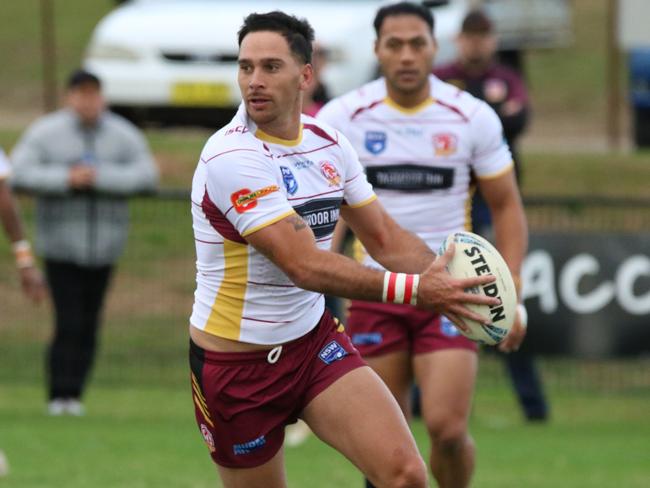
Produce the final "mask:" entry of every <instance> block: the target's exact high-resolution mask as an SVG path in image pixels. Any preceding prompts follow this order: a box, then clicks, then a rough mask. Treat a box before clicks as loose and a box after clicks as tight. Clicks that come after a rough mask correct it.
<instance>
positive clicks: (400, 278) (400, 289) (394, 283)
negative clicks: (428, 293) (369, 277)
mask: <svg viewBox="0 0 650 488" xmlns="http://www.w3.org/2000/svg"><path fill="white" fill-rule="evenodd" d="M419 284H420V275H413V274H406V273H392V272H390V271H386V272H385V273H384V289H383V291H382V294H381V299H382V301H383V302H385V303H399V304H408V305H415V304H416V303H417V299H418V285H419Z"/></svg>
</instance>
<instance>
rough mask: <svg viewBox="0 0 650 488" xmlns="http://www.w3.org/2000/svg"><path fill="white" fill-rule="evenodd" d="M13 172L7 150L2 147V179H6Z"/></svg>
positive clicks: (0, 172)
mask: <svg viewBox="0 0 650 488" xmlns="http://www.w3.org/2000/svg"><path fill="white" fill-rule="evenodd" d="M10 174H11V166H10V165H9V159H8V158H7V155H6V154H5V152H4V151H3V150H2V148H0V181H2V180H6V179H7V178H9V175H10Z"/></svg>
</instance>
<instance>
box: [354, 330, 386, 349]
mask: <svg viewBox="0 0 650 488" xmlns="http://www.w3.org/2000/svg"><path fill="white" fill-rule="evenodd" d="M383 340H384V338H383V336H382V334H381V332H365V333H360V334H353V335H352V344H354V345H355V346H370V345H373V344H381V343H382V341H383Z"/></svg>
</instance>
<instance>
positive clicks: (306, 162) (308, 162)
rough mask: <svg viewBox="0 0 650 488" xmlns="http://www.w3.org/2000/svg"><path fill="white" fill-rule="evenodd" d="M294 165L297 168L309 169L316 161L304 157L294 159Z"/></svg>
mask: <svg viewBox="0 0 650 488" xmlns="http://www.w3.org/2000/svg"><path fill="white" fill-rule="evenodd" d="M292 164H293V166H294V167H295V168H296V169H307V168H310V167H311V166H313V165H314V162H313V161H312V160H311V159H303V160H300V161H294V162H293V163H292Z"/></svg>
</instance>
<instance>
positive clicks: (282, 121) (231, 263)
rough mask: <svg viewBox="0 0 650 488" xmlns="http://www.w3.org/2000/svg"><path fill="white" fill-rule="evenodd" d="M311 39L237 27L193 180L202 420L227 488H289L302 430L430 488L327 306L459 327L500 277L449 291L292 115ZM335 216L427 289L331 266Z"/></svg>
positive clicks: (343, 148) (260, 19) (281, 25)
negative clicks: (287, 445) (237, 103)
mask: <svg viewBox="0 0 650 488" xmlns="http://www.w3.org/2000/svg"><path fill="white" fill-rule="evenodd" d="M312 40H313V31H312V29H311V27H310V26H309V24H308V23H307V22H306V21H301V20H298V19H296V18H295V17H290V16H287V15H286V14H283V13H281V12H271V13H268V14H251V15H250V16H248V17H247V18H246V19H245V21H244V25H243V27H242V28H241V30H240V32H239V46H240V51H239V75H238V81H239V86H240V89H241V92H242V98H243V103H242V106H241V107H240V110H239V112H238V113H237V115H236V116H235V117H234V119H233V120H232V122H231V123H229V124H228V125H227V126H225V127H224V128H223V129H221V130H220V131H219V132H217V133H216V134H215V135H214V136H213V137H212V138H211V139H210V140H209V141H208V142H207V144H206V146H205V148H204V150H203V152H202V155H201V159H200V161H199V163H198V165H197V169H196V172H195V175H194V179H193V183H192V216H193V225H194V233H195V241H196V251H197V289H196V293H195V302H194V308H193V312H192V316H191V318H190V323H191V325H190V336H191V339H192V342H191V345H190V365H191V369H192V390H193V400H194V405H195V415H196V420H197V424H198V426H199V429H200V431H201V434H202V436H203V438H204V440H205V442H206V444H207V446H208V448H209V450H210V452H211V456H212V458H213V460H214V461H215V462H216V463H217V465H218V467H219V473H220V476H221V478H222V480H223V482H224V484H225V486H226V487H228V488H229V487H235V486H236V487H246V488H255V487H264V488H275V487H284V486H285V485H286V481H285V475H284V463H283V456H282V440H283V436H284V428H285V426H286V425H287V424H289V423H291V422H293V421H295V420H296V418H299V417H300V418H303V419H304V420H305V421H306V422H307V423H308V424H309V426H310V427H311V428H312V430H313V431H314V433H315V434H316V435H317V436H319V437H320V438H321V439H323V440H324V441H325V442H327V443H328V444H330V445H332V446H333V447H334V448H336V449H337V450H339V451H340V452H342V453H343V454H344V455H345V456H346V457H348V458H349V459H350V460H351V461H352V462H353V463H354V464H355V465H356V466H358V467H359V469H361V471H363V473H364V474H365V475H366V476H367V477H368V478H369V479H371V480H372V481H373V483H375V484H376V485H377V486H385V487H389V486H390V487H418V488H423V487H425V486H426V485H427V480H426V478H427V475H426V467H425V466H424V463H423V461H422V459H421V457H420V456H419V454H418V452H417V447H416V445H415V442H414V440H413V438H412V436H411V435H410V433H409V431H408V426H407V424H406V422H405V421H404V418H403V416H402V415H401V413H400V411H399V407H398V405H397V403H396V402H395V400H394V399H393V397H392V396H391V395H390V392H389V391H388V389H387V388H386V387H385V385H384V384H383V383H382V381H381V380H380V379H379V377H378V376H377V375H376V374H375V373H373V372H372V370H371V369H370V368H368V367H367V366H366V365H365V363H364V362H363V361H362V360H361V358H360V356H359V354H358V352H357V351H356V349H354V347H353V346H352V344H351V343H350V342H349V338H348V337H347V336H346V334H344V333H343V332H344V331H343V327H342V326H340V324H339V323H338V321H337V320H335V319H333V318H332V317H331V316H330V315H329V314H328V313H327V312H326V311H325V309H324V305H323V296H322V294H323V293H329V294H334V295H341V296H346V297H349V298H356V299H364V300H375V301H381V300H382V297H386V296H389V295H390V296H394V297H395V300H397V301H399V302H404V301H408V302H410V303H415V302H417V303H418V305H420V306H422V307H423V308H429V309H435V310H438V311H440V312H444V313H448V314H450V315H452V316H453V317H455V320H456V321H457V322H458V324H460V325H461V326H462V325H463V323H462V317H470V318H471V317H473V318H476V319H479V320H481V318H480V317H479V316H478V315H476V314H474V313H472V312H470V311H469V310H468V309H467V308H466V307H464V305H463V304H464V303H467V302H476V303H488V304H491V305H495V304H497V303H498V300H496V299H489V298H487V297H480V296H478V295H473V294H471V293H467V292H465V291H464V289H465V288H467V287H469V286H478V285H480V284H483V283H487V282H490V281H492V280H493V277H480V278H475V279H466V280H456V279H453V278H451V276H450V275H449V274H448V273H446V272H445V270H444V267H445V264H446V263H447V262H448V260H449V259H450V257H451V255H452V254H451V253H445V254H444V255H443V256H441V257H440V258H439V259H436V260H435V261H434V259H435V255H434V254H433V253H432V252H431V250H430V249H429V248H428V246H427V245H426V244H425V243H424V242H423V241H422V240H421V239H419V238H418V237H417V236H415V235H413V234H411V233H409V232H407V231H405V230H403V229H402V228H400V227H399V226H397V225H396V224H395V222H394V221H393V219H391V218H390V217H389V216H388V214H387V213H386V212H385V211H384V209H383V207H382V206H381V205H380V204H379V202H378V201H377V200H376V198H375V195H374V193H373V191H372V187H371V186H370V185H369V184H368V182H367V180H366V178H365V176H364V173H363V169H362V167H361V165H360V163H359V161H358V158H357V157H356V154H355V153H354V151H353V150H352V148H351V147H350V144H349V142H348V141H347V140H346V139H345V138H344V137H343V136H342V135H341V134H339V133H338V132H336V131H335V130H333V129H331V128H330V127H329V126H327V125H326V124H322V123H319V122H317V121H315V120H314V119H313V118H311V117H308V116H301V114H300V112H301V98H302V96H301V94H302V92H303V91H304V90H305V88H306V87H307V85H308V83H309V81H310V79H311V77H312V68H311V64H310V58H311V41H312ZM339 210H340V212H341V214H342V215H344V216H345V218H346V220H347V221H348V223H349V224H350V226H351V228H352V229H353V231H354V232H355V233H356V234H357V235H358V236H359V238H360V239H361V241H362V242H363V243H364V245H365V246H366V248H367V249H368V250H369V252H370V253H371V254H372V255H373V257H374V258H375V259H377V260H378V262H381V263H382V264H383V265H385V266H386V267H387V268H399V269H401V270H402V271H403V272H404V273H420V272H421V274H418V275H415V274H400V275H399V276H397V274H396V273H388V272H383V271H379V270H375V269H371V268H368V267H365V266H362V265H360V264H358V263H356V262H354V261H353V260H350V259H348V258H346V257H344V256H342V255H339V254H334V253H332V252H329V251H328V250H327V249H328V248H329V246H330V240H331V235H332V232H333V228H334V225H335V223H336V221H337V219H338V213H339ZM387 278H391V279H387ZM393 278H394V279H393ZM395 283H398V284H395ZM387 286H388V287H389V289H387ZM309 290H311V291H309Z"/></svg>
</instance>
